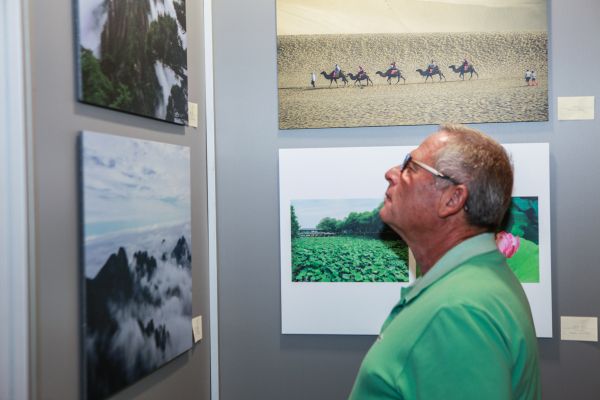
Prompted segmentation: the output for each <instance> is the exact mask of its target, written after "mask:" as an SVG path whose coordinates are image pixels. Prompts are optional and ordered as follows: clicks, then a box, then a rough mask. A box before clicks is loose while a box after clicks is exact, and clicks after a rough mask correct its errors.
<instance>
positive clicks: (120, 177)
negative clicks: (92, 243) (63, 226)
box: [82, 132, 191, 240]
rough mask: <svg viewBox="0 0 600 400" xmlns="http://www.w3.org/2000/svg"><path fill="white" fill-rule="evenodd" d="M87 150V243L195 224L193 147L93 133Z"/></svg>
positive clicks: (88, 137)
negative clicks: (130, 232) (132, 232)
mask: <svg viewBox="0 0 600 400" xmlns="http://www.w3.org/2000/svg"><path fill="white" fill-rule="evenodd" d="M82 147H83V162H82V164H83V196H84V232H85V239H86V240H88V239H90V238H95V237H98V236H103V235H107V234H113V233H116V232H122V231H127V230H132V229H141V228H146V227H150V226H160V225H165V224H174V223H183V222H188V221H190V219H191V215H190V152H189V148H187V147H184V146H178V145H172V144H165V143H159V142H151V141H147V140H140V139H131V138H125V137H119V136H114V135H106V134H100V133H92V132H85V133H84V134H83V138H82Z"/></svg>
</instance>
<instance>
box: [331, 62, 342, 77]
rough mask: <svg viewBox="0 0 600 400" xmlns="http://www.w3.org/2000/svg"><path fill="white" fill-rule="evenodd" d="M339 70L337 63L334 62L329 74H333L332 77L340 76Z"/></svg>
mask: <svg viewBox="0 0 600 400" xmlns="http://www.w3.org/2000/svg"><path fill="white" fill-rule="evenodd" d="M340 72H342V69H341V68H340V66H339V65H337V64H335V67H333V72H332V73H331V74H332V75H333V77H334V78H337V77H339V76H340Z"/></svg>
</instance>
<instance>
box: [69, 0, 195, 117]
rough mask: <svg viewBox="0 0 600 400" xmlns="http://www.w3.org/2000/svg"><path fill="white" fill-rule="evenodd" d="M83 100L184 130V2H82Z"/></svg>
mask: <svg viewBox="0 0 600 400" xmlns="http://www.w3.org/2000/svg"><path fill="white" fill-rule="evenodd" d="M77 15H78V31H79V46H78V52H79V54H78V65H79V71H78V75H79V87H78V90H79V100H80V101H82V102H85V103H89V104H94V105H98V106H102V107H108V108H112V109H115V110H120V111H125V112H128V113H133V114H139V115H143V116H146V117H151V118H156V119H160V120H165V121H169V122H173V123H176V124H180V125H185V124H186V123H187V121H188V109H187V98H188V78H187V39H186V16H185V15H186V14H185V0H149V1H139V0H78V2H77Z"/></svg>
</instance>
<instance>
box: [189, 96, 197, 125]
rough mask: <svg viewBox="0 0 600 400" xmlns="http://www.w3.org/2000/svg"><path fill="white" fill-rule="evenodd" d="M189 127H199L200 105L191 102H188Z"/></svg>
mask: <svg viewBox="0 0 600 400" xmlns="http://www.w3.org/2000/svg"><path fill="white" fill-rule="evenodd" d="M188 126H191V127H192V128H197V127H198V104H197V103H192V102H191V101H189V102H188Z"/></svg>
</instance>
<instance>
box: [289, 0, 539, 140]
mask: <svg viewBox="0 0 600 400" xmlns="http://www.w3.org/2000/svg"><path fill="white" fill-rule="evenodd" d="M546 14H547V12H546V0H485V1H484V0H374V1H371V2H369V3H368V7H366V5H365V3H364V2H360V3H359V2H358V1H355V0H346V1H338V0H332V1H328V2H320V1H317V0H277V70H278V100H279V128H280V129H302V128H330V127H359V126H390V125H424V124H439V123H442V122H460V123H484V122H521V121H546V120H548V80H547V76H548V33H547V15H546Z"/></svg>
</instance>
